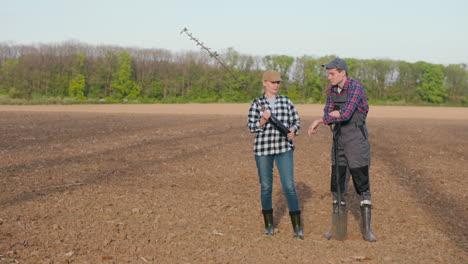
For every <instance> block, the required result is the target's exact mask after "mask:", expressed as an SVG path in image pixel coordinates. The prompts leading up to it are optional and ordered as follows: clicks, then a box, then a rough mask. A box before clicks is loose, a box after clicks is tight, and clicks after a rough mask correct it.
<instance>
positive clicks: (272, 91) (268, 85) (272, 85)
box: [263, 81, 281, 97]
mask: <svg viewBox="0 0 468 264" xmlns="http://www.w3.org/2000/svg"><path fill="white" fill-rule="evenodd" d="M280 85H281V82H280V81H277V82H270V81H263V86H265V95H266V96H267V97H273V96H276V95H277V94H278V91H279V87H280Z"/></svg>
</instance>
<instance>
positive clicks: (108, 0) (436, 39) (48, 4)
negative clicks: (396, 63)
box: [0, 0, 468, 64]
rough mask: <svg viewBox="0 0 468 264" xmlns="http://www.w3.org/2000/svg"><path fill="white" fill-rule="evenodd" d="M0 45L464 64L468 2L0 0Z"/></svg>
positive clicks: (467, 60)
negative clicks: (76, 44) (201, 47)
mask: <svg viewBox="0 0 468 264" xmlns="http://www.w3.org/2000/svg"><path fill="white" fill-rule="evenodd" d="M0 7H1V8H0V25H1V26H0V42H12V43H15V44H36V43H47V44H50V43H61V42H63V41H68V40H76V41H80V42H83V43H87V44H92V45H101V44H106V45H118V46H122V47H139V48H164V49H168V50H170V51H173V52H179V51H187V50H198V47H196V46H195V43H194V42H192V41H190V40H189V39H188V37H187V36H185V35H180V34H179V32H180V30H181V29H182V28H184V27H187V28H188V29H189V30H190V31H191V32H192V33H193V34H194V35H195V36H196V37H198V38H199V39H200V40H201V41H203V42H204V43H205V44H206V45H207V46H208V47H210V48H211V49H212V50H214V51H218V52H223V51H226V49H227V48H229V47H232V48H234V49H235V50H236V51H238V52H240V53H241V54H245V55H258V56H265V55H288V56H294V57H299V56H302V55H310V56H316V57H320V56H325V55H338V56H340V57H351V58H358V59H372V58H376V59H392V60H404V61H408V62H416V61H427V62H431V63H440V64H450V63H468V1H467V0H440V1H435V0H425V1H423V0H413V1H412V0H393V1H388V0H387V1H378V0H374V1H371V0H354V1H351V0H347V1H345V0H331V1H325V0H322V1H315V0H303V1H294V0H290V1H273V0H270V1H264V0H259V1H255V0H250V1H247V0H236V1H221V0H218V1H215V0H194V1H181V0H166V1H159V0H132V1H123V0H80V1H77V0H14V1H13V0H0Z"/></svg>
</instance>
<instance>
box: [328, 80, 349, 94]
mask: <svg viewBox="0 0 468 264" xmlns="http://www.w3.org/2000/svg"><path fill="white" fill-rule="evenodd" d="M350 82H351V78H350V77H349V76H346V81H345V83H344V85H343V88H341V91H340V87H339V86H338V85H334V86H332V88H333V92H334V93H336V94H340V93H341V92H343V91H345V90H348V87H349V83H350Z"/></svg>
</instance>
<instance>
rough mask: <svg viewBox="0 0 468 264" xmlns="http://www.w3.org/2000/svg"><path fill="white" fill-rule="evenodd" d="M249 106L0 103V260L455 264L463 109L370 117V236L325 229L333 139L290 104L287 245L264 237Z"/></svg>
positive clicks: (278, 196) (461, 245) (462, 196)
mask: <svg viewBox="0 0 468 264" xmlns="http://www.w3.org/2000/svg"><path fill="white" fill-rule="evenodd" d="M248 107H249V105H247V104H239V105H232V104H209V105H196V104H189V105H80V106H0V135H1V137H0V157H1V159H0V263H2V264H5V263H335V264H337V263H369V264H370V263H392V264H393V263H410V264H420V263H468V241H467V236H468V229H467V227H468V207H467V205H466V204H467V202H466V201H467V200H468V197H467V190H468V180H467V179H468V162H467V160H468V109H467V108H442V107H378V106H374V107H372V106H371V112H370V114H369V117H368V128H369V134H370V142H371V152H372V166H371V171H370V173H371V185H372V194H373V203H374V210H373V212H372V213H373V219H372V220H373V222H372V228H373V230H374V234H375V235H376V237H377V239H378V241H377V242H376V243H369V242H365V241H364V240H363V239H362V235H361V233H360V228H359V225H360V212H359V205H358V202H357V201H356V200H355V199H353V197H354V196H355V195H354V189H353V188H352V186H351V188H350V192H349V195H348V196H349V204H350V206H349V207H348V209H349V216H348V239H347V240H346V241H343V242H341V241H334V240H330V241H328V240H326V239H324V238H322V237H321V236H322V234H323V233H325V232H326V231H327V230H328V229H329V227H330V224H331V198H330V194H329V185H330V184H329V174H330V161H329V157H330V148H331V141H332V138H331V133H330V131H329V129H328V128H327V127H325V126H322V127H320V128H319V131H318V132H317V134H316V135H314V136H313V137H308V136H307V127H308V126H309V124H310V123H311V121H312V120H313V119H315V118H317V117H319V115H320V114H321V109H322V106H320V105H297V108H298V110H299V114H300V116H301V120H302V130H301V133H300V135H299V137H297V138H296V139H295V144H296V151H295V156H294V157H295V179H296V185H297V192H298V195H299V201H300V204H301V208H302V216H303V217H302V218H303V219H302V220H303V224H304V235H305V239H304V240H298V239H294V238H293V233H292V227H291V223H290V220H289V215H288V209H287V206H286V202H285V199H284V197H283V194H282V191H281V186H280V183H279V179H278V174H277V171H276V170H275V184H274V209H275V215H274V219H275V224H276V229H275V231H276V234H275V235H274V236H266V235H263V231H264V230H263V218H262V215H261V208H260V200H259V196H260V195H259V184H258V177H257V171H256V167H255V162H254V157H253V152H252V143H253V135H252V134H250V133H249V132H248V130H247V128H246V115H247V111H248Z"/></svg>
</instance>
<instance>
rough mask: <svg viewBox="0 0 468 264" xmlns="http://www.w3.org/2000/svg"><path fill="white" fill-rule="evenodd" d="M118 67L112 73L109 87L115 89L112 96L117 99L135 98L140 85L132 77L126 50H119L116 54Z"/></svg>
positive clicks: (130, 63) (130, 64) (130, 62)
mask: <svg viewBox="0 0 468 264" xmlns="http://www.w3.org/2000/svg"><path fill="white" fill-rule="evenodd" d="M117 59H118V63H119V67H118V69H117V72H115V73H114V75H113V78H112V83H111V88H112V89H114V90H116V91H117V93H115V94H114V96H115V97H116V98H118V99H122V98H126V99H135V98H137V97H138V96H139V95H140V91H141V88H140V86H139V85H138V84H137V83H136V82H135V81H134V80H133V79H132V77H133V76H132V75H133V68H132V58H131V57H130V55H129V54H128V52H126V51H121V52H119V53H118V55H117Z"/></svg>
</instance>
